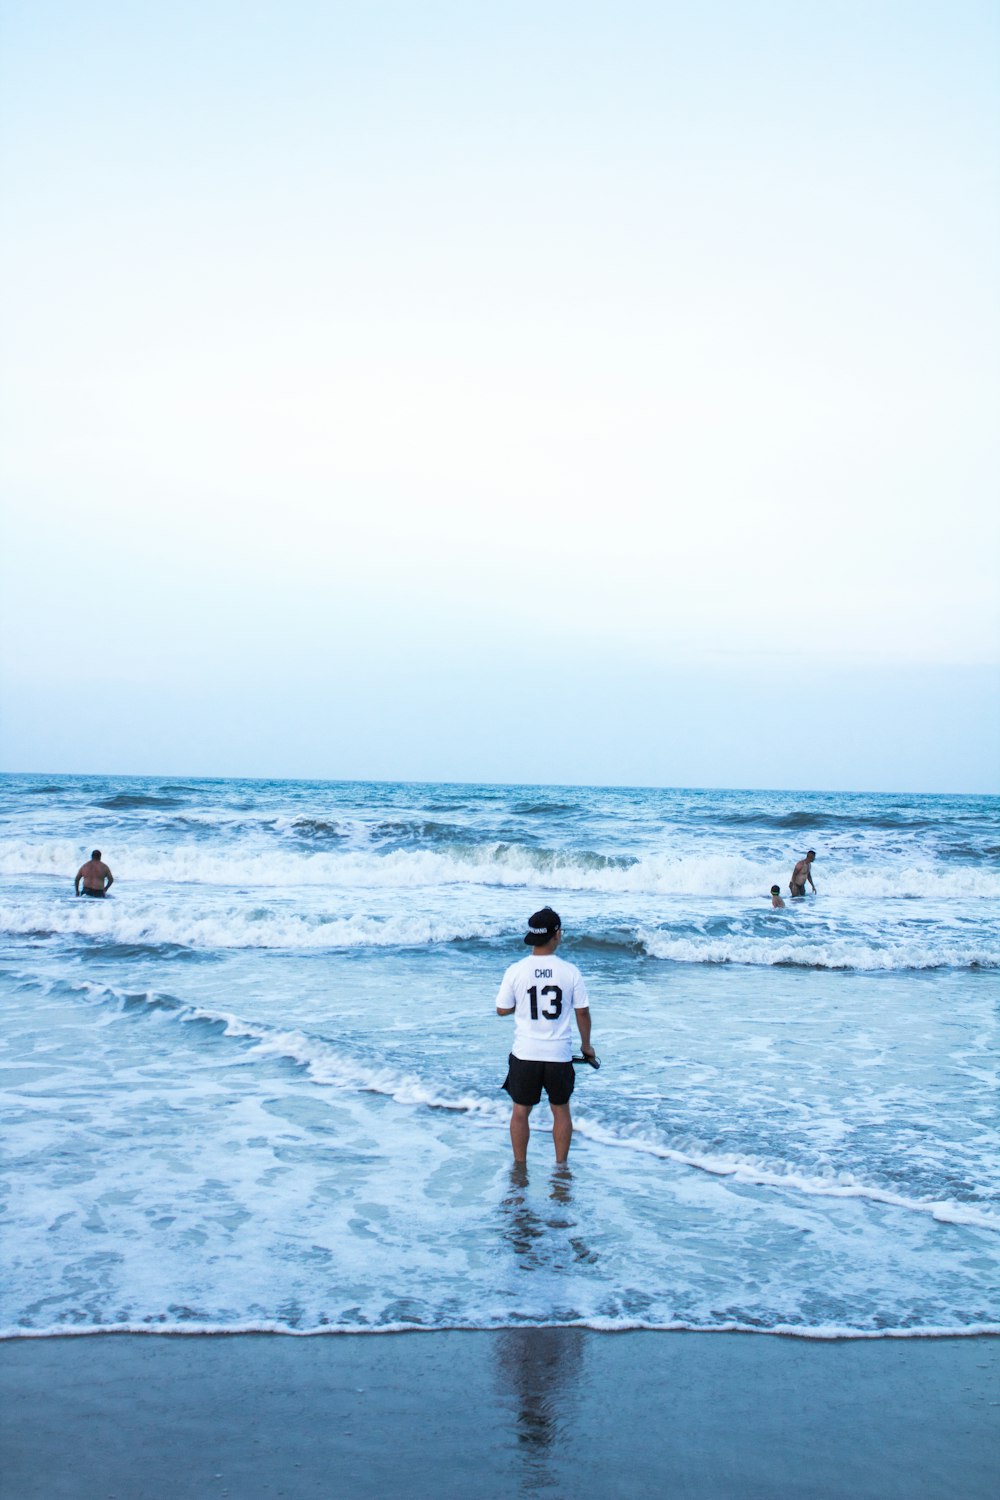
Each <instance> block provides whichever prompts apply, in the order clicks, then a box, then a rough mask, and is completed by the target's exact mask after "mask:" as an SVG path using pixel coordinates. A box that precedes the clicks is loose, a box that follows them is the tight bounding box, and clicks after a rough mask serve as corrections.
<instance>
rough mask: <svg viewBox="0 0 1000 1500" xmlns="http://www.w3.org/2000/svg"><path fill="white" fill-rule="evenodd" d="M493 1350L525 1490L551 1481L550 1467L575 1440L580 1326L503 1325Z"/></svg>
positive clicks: (581, 1354)
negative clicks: (510, 1414) (512, 1424)
mask: <svg viewBox="0 0 1000 1500" xmlns="http://www.w3.org/2000/svg"><path fill="white" fill-rule="evenodd" d="M496 1348H497V1383H498V1385H499V1388H500V1399H501V1402H502V1403H503V1404H504V1405H508V1404H510V1405H512V1406H513V1410H514V1422H515V1430H516V1433H517V1442H518V1451H519V1453H520V1455H521V1458H522V1460H523V1463H524V1477H523V1483H524V1485H525V1488H527V1489H538V1488H542V1487H547V1486H550V1485H553V1484H555V1483H556V1473H555V1468H554V1465H555V1463H556V1462H558V1463H560V1465H565V1463H566V1462H568V1460H569V1456H570V1453H571V1451H572V1444H573V1442H574V1440H575V1424H576V1399H575V1393H576V1392H577V1391H578V1390H579V1386H580V1381H581V1379H582V1375H583V1363H584V1355H585V1351H586V1344H585V1341H584V1330H583V1329H582V1328H507V1329H505V1330H504V1331H503V1332H502V1333H501V1334H499V1335H498V1337H497V1342H496ZM563 1478H564V1479H565V1474H563Z"/></svg>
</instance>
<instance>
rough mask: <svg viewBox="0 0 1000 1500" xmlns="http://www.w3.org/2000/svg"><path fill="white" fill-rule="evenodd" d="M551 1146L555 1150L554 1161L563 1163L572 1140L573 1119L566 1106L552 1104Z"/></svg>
mask: <svg viewBox="0 0 1000 1500" xmlns="http://www.w3.org/2000/svg"><path fill="white" fill-rule="evenodd" d="M551 1108H552V1144H553V1145H554V1146H555V1148H556V1161H557V1162H564V1161H565V1160H566V1158H567V1156H568V1155H569V1143H570V1141H571V1140H572V1139H573V1117H572V1115H571V1114H570V1112H569V1105H568V1104H553V1105H552V1106H551Z"/></svg>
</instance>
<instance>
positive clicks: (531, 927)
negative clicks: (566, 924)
mask: <svg viewBox="0 0 1000 1500" xmlns="http://www.w3.org/2000/svg"><path fill="white" fill-rule="evenodd" d="M561 926H562V922H560V920H559V913H558V912H557V911H553V910H552V908H551V906H543V907H542V909H541V911H533V912H532V913H531V916H530V917H529V918H528V930H527V932H526V933H525V934H524V941H525V942H526V943H530V944H531V946H532V947H533V948H544V947H545V944H546V943H547V942H549V941H550V939H551V938H552V936H553V934H554V933H556V932H558V931H559V929H560V927H561Z"/></svg>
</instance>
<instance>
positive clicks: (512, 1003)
mask: <svg viewBox="0 0 1000 1500" xmlns="http://www.w3.org/2000/svg"><path fill="white" fill-rule="evenodd" d="M516 1005H517V996H516V995H515V994H514V965H513V964H511V966H510V968H509V969H508V970H507V972H506V974H505V975H504V976H503V979H502V980H501V981H500V988H499V989H498V990H497V1010H514V1008H515V1007H516Z"/></svg>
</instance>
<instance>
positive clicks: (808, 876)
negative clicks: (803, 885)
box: [806, 865, 816, 896]
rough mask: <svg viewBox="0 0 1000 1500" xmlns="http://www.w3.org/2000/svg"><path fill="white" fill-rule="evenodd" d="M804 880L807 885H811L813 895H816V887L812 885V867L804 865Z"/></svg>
mask: <svg viewBox="0 0 1000 1500" xmlns="http://www.w3.org/2000/svg"><path fill="white" fill-rule="evenodd" d="M806 879H807V880H808V882H809V884H810V885H812V888H813V895H814V896H815V894H816V887H815V886H814V885H813V872H812V865H806Z"/></svg>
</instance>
